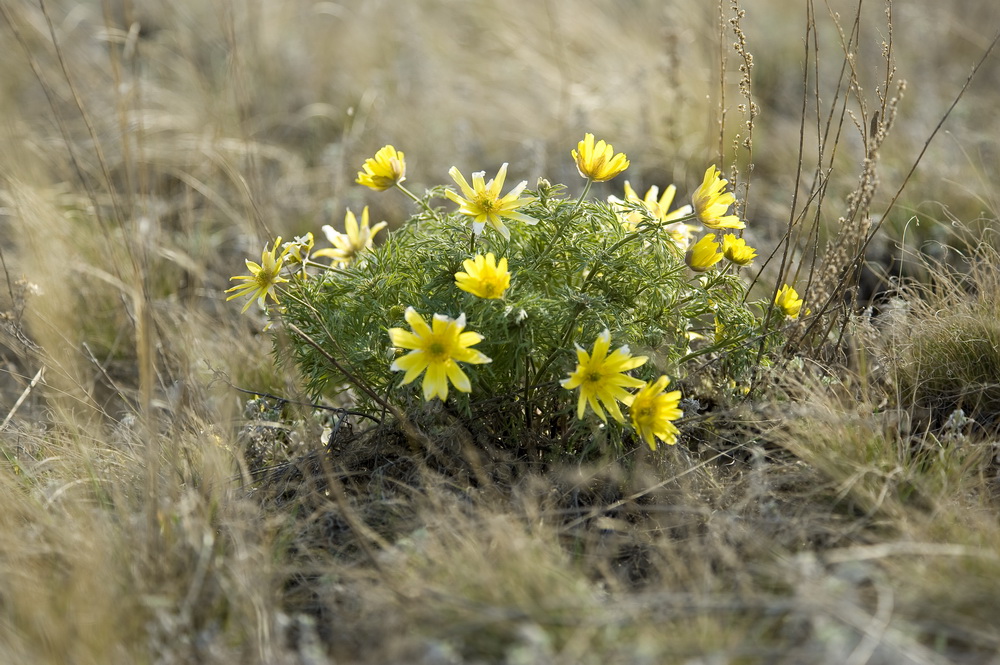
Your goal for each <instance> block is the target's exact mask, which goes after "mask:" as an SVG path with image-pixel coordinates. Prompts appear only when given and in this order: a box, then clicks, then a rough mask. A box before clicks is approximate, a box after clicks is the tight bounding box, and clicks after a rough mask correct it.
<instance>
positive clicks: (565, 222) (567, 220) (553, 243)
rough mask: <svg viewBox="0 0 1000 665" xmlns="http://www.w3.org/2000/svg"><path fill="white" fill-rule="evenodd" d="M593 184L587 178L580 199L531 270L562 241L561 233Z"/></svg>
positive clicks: (536, 259)
mask: <svg viewBox="0 0 1000 665" xmlns="http://www.w3.org/2000/svg"><path fill="white" fill-rule="evenodd" d="M593 184H594V181H593V180H591V179H590V178H587V184H586V185H585V186H584V188H583V193H582V194H580V198H578V199H577V200H576V205H575V206H573V209H572V210H570V212H569V215H567V216H566V217H565V219H563V220H562V223H560V224H559V226H557V227H556V232H555V233H554V234H553V236H552V240H551V241H550V242H549V244H548V245H546V246H545V249H543V250H542V253H541V254H539V255H538V257H537V258H535V262H534V263H533V264H532V265H531V270H534V269H535V268H537V267H538V264H540V263H541V262H542V260H543V259H545V258H546V257H547V256H548V255H549V250H551V249H552V248H553V247H555V246H556V243H558V242H559V241H560V240H561V239H562V235H563V232H565V231H566V227H567V226H568V225H569V223H570V221H572V219H573V218H574V217H576V213H577V211H578V210H580V206H581V205H583V201H584V199H586V198H587V194H589V193H590V186H591V185H593Z"/></svg>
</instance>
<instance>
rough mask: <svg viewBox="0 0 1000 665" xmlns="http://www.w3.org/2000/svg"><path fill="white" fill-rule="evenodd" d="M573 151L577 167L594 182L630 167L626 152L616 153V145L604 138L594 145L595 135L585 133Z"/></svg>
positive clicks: (582, 174) (613, 175)
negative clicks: (606, 141) (605, 140)
mask: <svg viewBox="0 0 1000 665" xmlns="http://www.w3.org/2000/svg"><path fill="white" fill-rule="evenodd" d="M576 148H577V149H576V150H573V151H572V154H573V159H575V160H576V169H577V171H579V172H580V175H581V176H583V177H584V178H587V179H589V180H592V181H594V182H604V181H605V180H611V179H612V178H614V177H615V176H616V175H618V174H619V173H621V172H622V171H624V170H625V169H627V168H628V165H629V161H628V159H627V158H626V157H625V153H623V152H620V153H618V154H617V155H616V154H615V149H614V147H612V146H611V144H610V143H605V142H604V141H603V140H601V141H598V142H597V145H596V146H595V145H594V135H593V134H585V135H584V137H583V140H582V141H580V142H579V143H578V144H577V145H576Z"/></svg>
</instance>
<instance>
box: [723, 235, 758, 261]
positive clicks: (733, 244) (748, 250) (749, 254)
mask: <svg viewBox="0 0 1000 665" xmlns="http://www.w3.org/2000/svg"><path fill="white" fill-rule="evenodd" d="M722 255H723V256H725V257H726V258H727V259H729V260H730V261H732V262H733V263H735V264H736V265H738V266H748V265H750V264H751V263H753V260H754V258H756V256H757V250H756V249H754V248H753V247H750V246H749V245H747V243H746V240H744V239H743V238H737V237H736V236H735V235H733V234H732V233H727V234H726V235H724V236H722Z"/></svg>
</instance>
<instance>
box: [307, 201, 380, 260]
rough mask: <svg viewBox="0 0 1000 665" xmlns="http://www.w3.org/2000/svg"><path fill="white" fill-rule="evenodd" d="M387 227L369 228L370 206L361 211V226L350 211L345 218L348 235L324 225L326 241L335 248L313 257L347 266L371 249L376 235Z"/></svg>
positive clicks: (321, 251)
mask: <svg viewBox="0 0 1000 665" xmlns="http://www.w3.org/2000/svg"><path fill="white" fill-rule="evenodd" d="M386 226H387V224H386V222H379V223H378V224H376V225H375V226H373V227H371V228H368V206H365V209H364V210H362V211H361V225H360V226H359V225H358V219H357V217H355V216H354V213H353V212H351V211H350V209H348V211H347V215H345V216H344V231H346V233H340V232H339V231H337V230H335V229H334V228H333V227H332V226H330V225H329V224H324V225H323V233H325V234H326V239H327V240H329V241H330V244H331V245H333V247H328V248H326V249H321V250H319V251H317V252H314V253H313V256H314V257H316V258H319V257H322V256H325V257H328V258H331V259H333V260H334V262H336V263H339V264H340V265H346V264H348V263H350V262H351V261H352V260H353V259H355V258H357V256H358V254H360V253H361V252H363V251H365V250H366V249H371V248H372V240H373V239H374V238H375V235H376V234H377V233H378V232H379V231H381V230H382V229H384V228H385V227H386Z"/></svg>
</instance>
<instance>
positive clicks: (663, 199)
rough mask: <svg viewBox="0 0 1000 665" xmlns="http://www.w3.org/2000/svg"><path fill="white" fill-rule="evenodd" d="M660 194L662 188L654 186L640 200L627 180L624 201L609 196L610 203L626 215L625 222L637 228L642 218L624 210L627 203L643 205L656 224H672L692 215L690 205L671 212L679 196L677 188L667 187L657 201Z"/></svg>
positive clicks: (632, 211) (633, 212) (637, 214)
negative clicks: (672, 205) (671, 207)
mask: <svg viewBox="0 0 1000 665" xmlns="http://www.w3.org/2000/svg"><path fill="white" fill-rule="evenodd" d="M659 194H660V188H659V187H657V186H655V185H654V186H652V187H650V188H649V189H648V190H647V191H646V196H645V197H643V198H641V199H640V198H639V195H638V194H636V193H635V190H634V189H632V185H630V184H629V181H628V180H626V181H625V199H624V200H622V199H620V198H618V197H617V196H609V197H608V202H609V203H611V204H612V205H614V206H615V207H616V208H617V209H618V210H620V211H622V212H623V213H624V214H623V219H624V221H625V222H626V223H627V224H630V225H632V226H637V225H638V224H639V222H641V221H642V216H641V215H640V214H639V213H638V212H636V211H635V210H631V211H629V210H622V208H623V207H624V204H625V202H629V203H641V204H642V206H643V207H644V208H645V209H646V210H648V211H649V217H650V218H651V219H652V220H653V221H656V222H672V221H674V220H675V219H680V218H681V217H685V216H687V215H690V214H691V206H689V205H685V206H681V207H680V208H677V209H676V210H670V204H671V203H673V202H674V195H675V194H677V188H676V187H674V186H673V185H670V186H669V187H667V189H666V190H664V192H663V196H660V198H659V199H657V198H656V197H657V196H659Z"/></svg>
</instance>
